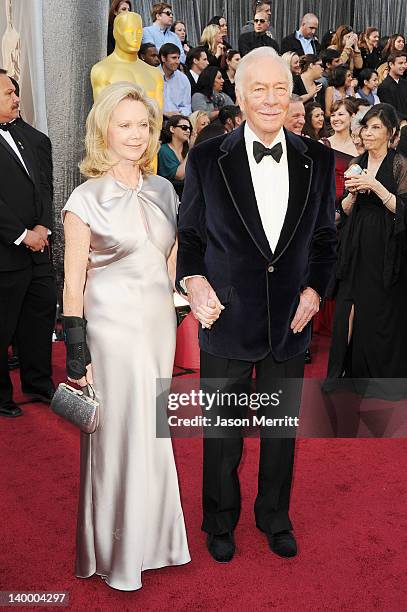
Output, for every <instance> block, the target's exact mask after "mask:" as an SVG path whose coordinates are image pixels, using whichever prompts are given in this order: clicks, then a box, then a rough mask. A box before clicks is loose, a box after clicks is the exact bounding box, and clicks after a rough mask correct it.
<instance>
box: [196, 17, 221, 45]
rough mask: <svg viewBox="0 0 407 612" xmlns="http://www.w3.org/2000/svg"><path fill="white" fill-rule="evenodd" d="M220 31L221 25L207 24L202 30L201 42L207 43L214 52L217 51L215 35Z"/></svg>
mask: <svg viewBox="0 0 407 612" xmlns="http://www.w3.org/2000/svg"><path fill="white" fill-rule="evenodd" d="M219 31H220V27H219V26H218V25H216V24H215V23H212V24H211V25H208V26H206V28H205V29H204V31H203V32H202V35H201V42H200V44H201V45H207V46H208V47H209V49H210V50H211V51H212V52H214V51H216V45H215V36H216V34H218V32H219Z"/></svg>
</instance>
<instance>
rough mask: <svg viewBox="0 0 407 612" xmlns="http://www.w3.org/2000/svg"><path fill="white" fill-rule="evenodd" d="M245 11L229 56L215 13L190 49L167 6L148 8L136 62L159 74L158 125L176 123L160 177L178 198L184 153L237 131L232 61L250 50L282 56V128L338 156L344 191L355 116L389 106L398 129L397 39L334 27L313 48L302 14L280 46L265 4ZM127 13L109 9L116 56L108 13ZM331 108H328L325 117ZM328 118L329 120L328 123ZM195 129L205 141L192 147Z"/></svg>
mask: <svg viewBox="0 0 407 612" xmlns="http://www.w3.org/2000/svg"><path fill="white" fill-rule="evenodd" d="M252 9H253V20H252V21H251V22H249V23H248V24H245V25H243V26H242V29H241V34H240V36H239V40H238V44H237V48H236V49H234V48H232V46H231V44H230V43H229V41H228V28H227V21H226V18H225V17H224V16H222V15H218V16H215V17H213V18H212V19H211V20H210V21H209V22H208V24H207V25H206V27H205V28H204V30H203V32H202V34H201V37H200V41H199V45H198V46H194V47H193V46H192V45H191V43H190V42H189V41H188V37H187V33H186V24H185V23H184V22H182V21H175V20H174V13H173V10H172V6H171V5H170V4H168V3H164V2H161V3H157V4H154V6H153V8H152V13H151V15H152V24H151V25H148V26H146V27H144V28H143V39H142V45H141V48H140V51H139V57H140V59H142V60H143V61H144V62H146V63H148V64H150V65H151V66H154V67H157V69H158V70H161V71H162V74H163V77H164V109H163V112H164V121H166V120H168V119H169V118H170V117H172V116H178V117H179V121H180V125H179V126H178V125H177V124H176V122H175V123H174V122H173V120H172V121H171V125H169V126H165V125H164V130H163V134H162V139H161V141H162V143H163V151H162V152H161V153H160V158H163V157H167V158H168V156H170V157H171V158H172V163H171V164H170V165H169V166H168V164H167V165H166V164H164V165H163V164H160V167H159V170H158V172H159V173H163V174H162V176H165V177H166V178H168V179H169V180H170V181H172V182H173V183H174V185H175V186H176V189H177V192H178V193H179V194H180V195H181V194H182V184H183V166H184V165H185V161H186V158H187V155H188V150H189V148H191V147H192V146H193V145H194V144H195V143H196V142H198V143H199V142H201V141H202V140H204V139H205V138H206V137H213V136H216V135H218V134H221V133H222V130H223V131H230V130H231V129H234V128H236V127H238V126H239V125H240V123H241V122H242V120H243V117H242V113H241V112H240V109H239V107H238V106H237V103H236V95H235V84H234V77H235V73H236V68H237V65H238V62H239V60H240V59H241V58H242V57H244V55H246V54H247V53H249V52H250V51H251V50H252V49H255V48H259V47H263V46H268V47H271V48H273V49H275V50H276V51H277V52H278V53H279V54H280V53H281V56H282V57H283V58H284V59H285V61H286V62H287V64H288V65H289V67H290V70H291V72H292V75H293V81H294V88H293V94H294V95H293V98H292V104H293V109H295V110H296V112H295V113H294V111H291V109H290V113H289V117H288V119H287V125H286V127H287V129H293V131H294V132H295V133H298V134H302V135H304V136H307V137H309V138H313V139H315V140H318V141H320V142H322V143H323V144H325V145H326V146H332V147H333V148H334V150H335V151H337V152H338V154H337V160H338V161H337V196H338V198H339V197H340V196H341V195H342V190H343V171H344V170H345V168H346V163H345V162H346V160H349V159H350V157H353V156H355V155H356V154H357V149H356V148H355V145H354V144H353V143H352V142H351V139H353V140H354V139H357V138H358V135H357V129H356V128H355V129H353V130H351V129H350V123H351V122H352V119H353V118H355V117H357V119H358V120H360V119H361V117H362V114H363V113H365V112H367V110H368V108H369V107H370V106H373V105H376V104H379V103H388V104H391V105H392V106H393V107H394V108H395V110H396V111H397V113H398V117H399V120H400V121H401V123H402V124H403V123H404V122H405V121H406V120H407V79H406V77H407V57H406V56H407V48H406V45H405V38H404V35H403V34H401V33H395V34H390V35H388V36H381V35H380V32H379V30H378V28H375V27H373V26H369V27H367V28H366V29H365V30H364V31H362V32H360V33H356V32H354V31H353V29H352V28H351V27H350V26H349V25H340V26H338V27H337V28H336V30H329V31H328V32H327V33H325V34H323V36H322V37H321V42H320V41H319V38H318V36H317V32H318V17H317V15H315V14H312V13H308V14H306V15H304V16H303V18H302V19H301V22H300V25H299V28H298V30H297V31H295V32H293V33H291V34H288V35H287V36H285V37H284V38H283V39H282V40H281V43H279V42H278V41H276V39H275V38H274V36H273V31H272V27H271V25H270V22H271V2H269V0H266V1H265V2H260V1H258V0H257V1H255V2H253V3H252ZM126 10H132V5H131V1H130V0H121V1H120V0H116V1H115V2H113V3H112V8H111V12H110V17H109V24H110V28H109V41H110V42H109V45H108V49H109V50H113V46H112V43H111V41H112V23H113V19H114V16H115V14H118V13H119V12H120V11H126ZM184 77H186V78H184ZM297 96H299V98H298V97H297ZM345 100H348V101H349V103H350V104H351V106H350V105H349V104H346V105H345V104H341V105H339V106H338V104H337V103H338V102H344V101H345ZM300 103H302V106H301V104H300ZM316 104H318V105H319V106H315V105H316ZM334 105H335V111H332V109H333V106H334ZM232 107H233V108H232ZM345 109H346V110H345ZM362 109H363V110H362ZM221 110H223V112H222V113H221ZM197 111H200V112H202V113H205V114H206V116H207V117H208V119H209V123H210V124H211V125H207V123H208V122H207V121H206V120H203V119H201V120H200V121H199V122H195V121H194V120H193V118H194V114H195V113H196V112H197ZM332 112H334V113H335V117H332V119H331V114H332ZM345 113H346V114H348V115H349V114H350V117H351V122H349V125H348V123H347V122H345V125H344V124H343V123H341V122H340V121H339V119H338V117H340V116H344V114H345ZM191 115H192V118H191ZM290 115H291V118H290ZM182 117H185V118H187V119H189V126H186V125H184V124H185V120H184V119H182ZM201 117H203V115H201ZM225 118H227V121H226V120H225ZM322 118H323V119H324V121H323V123H321V121H322ZM305 119H306V121H305ZM187 123H188V121H187ZM358 125H359V124H358ZM315 126H316V127H315ZM177 127H179V129H180V130H183V129H184V134H182V135H181V134H180V138H177V134H176V132H177ZM186 127H189V130H187V129H186ZM169 130H170V131H171V132H172V133H173V134H174V136H172V137H171V138H169V137H168V131H169ZM201 131H203V134H202V135H201V137H200V138H199V139H198V140H197V136H198V134H199V133H200V132H201ZM359 131H360V130H359ZM187 136H188V138H187ZM173 141H174V142H173ZM180 142H181V143H182V146H180ZM175 143H178V146H177V144H175ZM169 150H170V151H171V152H170V153H169ZM344 156H345V157H344ZM178 166H180V169H179V170H178Z"/></svg>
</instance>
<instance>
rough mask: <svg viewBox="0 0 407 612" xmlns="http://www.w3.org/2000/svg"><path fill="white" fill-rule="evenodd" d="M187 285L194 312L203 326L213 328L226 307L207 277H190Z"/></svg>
mask: <svg viewBox="0 0 407 612" xmlns="http://www.w3.org/2000/svg"><path fill="white" fill-rule="evenodd" d="M186 287H187V290H188V300H189V304H190V306H191V311H192V314H193V315H194V317H195V319H197V320H198V321H199V322H200V323H201V325H202V328H206V329H211V327H212V325H213V323H214V322H215V321H217V320H218V319H219V317H220V315H221V312H222V310H224V309H225V307H224V306H223V305H222V304H221V303H220V301H219V299H218V296H217V295H216V293H215V291H214V290H213V289H212V287H211V286H210V284H209V283H208V281H207V280H206V279H205V278H202V277H194V278H188V279H187V281H186Z"/></svg>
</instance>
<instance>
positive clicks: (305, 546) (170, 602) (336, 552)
mask: <svg viewBox="0 0 407 612" xmlns="http://www.w3.org/2000/svg"><path fill="white" fill-rule="evenodd" d="M328 342H329V339H328V338H326V337H323V336H315V338H314V346H313V355H314V363H313V365H312V366H307V375H308V376H309V375H311V376H314V377H317V376H322V375H323V373H324V364H325V362H326V351H327V348H328ZM63 350H64V349H63V346H62V344H61V343H57V344H55V358H54V362H55V380H56V381H57V382H58V381H60V380H62V379H63V376H64V371H63ZM184 365H185V364H184ZM16 387H17V385H16ZM16 399H17V400H19V399H22V396H21V395H20V394H19V395H17V397H16ZM0 432H1V447H0V516H1V527H0V534H1V535H0V590H3V591H4V590H9V591H11V590H13V591H18V590H25V591H39V590H40V591H58V592H60V591H68V592H69V593H70V606H69V609H70V610H102V611H104V610H155V611H157V610H169V609H172V610H176V611H178V610H188V611H190V610H192V609H198V610H210V611H212V610H219V609H223V610H236V609H237V610H265V609H275V610H279V611H284V612H286V611H289V612H291V611H293V612H296V611H300V610H301V611H303V610H305V611H320V610H321V611H322V610H324V611H325V610H326V611H330V612H331V611H336V610H338V611H339V610H341V611H349V612H356V611H363V612H366V611H370V610H386V611H387V610H388V611H389V612H390V611H392V612H394V611H395V610H405V609H406V601H407V579H406V569H407V563H406V552H405V551H406V545H407V518H406V516H407V512H406V511H407V502H406V488H407V487H406V476H405V475H406V472H407V441H406V440H404V439H398V440H363V439H362V440H300V441H299V443H298V444H297V459H296V470H295V478H294V488H293V498H292V511H291V516H292V520H293V523H294V526H295V531H296V534H297V539H298V544H299V551H300V552H299V555H298V556H297V557H296V558H295V559H291V560H282V559H279V558H277V557H275V556H274V555H273V554H272V553H271V552H270V551H269V549H268V546H267V542H266V539H265V537H264V536H263V535H262V534H261V533H260V532H259V531H257V530H256V528H255V527H254V520H253V512H252V505H253V502H254V497H255V488H256V481H257V476H256V470H257V456H258V442H257V440H253V439H251V440H247V441H246V446H245V453H244V458H243V462H242V466H241V482H242V494H243V509H242V515H241V519H240V523H239V527H238V529H237V532H236V540H237V554H236V556H235V559H234V560H233V561H232V563H230V564H228V565H219V564H216V563H215V562H214V561H213V560H212V559H211V558H210V557H209V555H208V554H207V551H206V548H205V541H204V534H203V533H202V532H201V531H200V523H199V521H200V488H201V475H200V465H201V442H200V440H196V439H189V440H176V441H175V451H176V458H177V465H178V471H179V477H180V484H181V490H182V500H183V505H184V511H185V517H186V523H187V529H188V537H189V545H190V551H191V556H192V562H191V563H190V564H189V565H188V566H184V567H179V568H168V569H162V570H158V571H148V572H145V573H144V575H143V576H144V580H143V584H144V586H143V589H141V590H140V591H137V592H133V593H122V592H119V591H114V590H112V589H110V588H109V587H107V586H106V585H104V584H103V583H102V582H101V580H100V579H99V578H91V579H88V580H78V579H76V578H75V577H74V576H73V562H74V547H75V520H76V500H77V493H78V464H79V458H78V450H79V445H78V434H77V431H76V430H75V429H74V428H73V427H71V426H69V425H68V424H65V423H64V422H62V421H61V420H60V419H58V418H57V417H55V416H54V415H53V414H52V413H51V412H50V411H49V409H47V408H46V407H45V406H44V405H42V404H35V405H29V406H26V407H25V416H24V417H22V418H20V419H14V420H7V419H4V418H3V419H1V420H0ZM33 609H34V608H33ZM37 609H38V608H37Z"/></svg>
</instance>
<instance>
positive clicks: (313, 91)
mask: <svg viewBox="0 0 407 612" xmlns="http://www.w3.org/2000/svg"><path fill="white" fill-rule="evenodd" d="M300 69H301V74H300V75H297V74H295V75H293V83H294V87H293V93H295V94H297V96H300V97H301V101H302V102H303V104H306V103H307V102H309V101H310V100H315V98H318V101H321V102H322V91H323V86H322V84H321V83H318V79H320V78H321V77H322V72H323V67H322V60H321V59H319V57H318V56H317V55H313V54H312V53H309V54H307V55H303V56H301V57H300Z"/></svg>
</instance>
